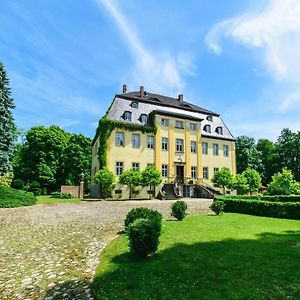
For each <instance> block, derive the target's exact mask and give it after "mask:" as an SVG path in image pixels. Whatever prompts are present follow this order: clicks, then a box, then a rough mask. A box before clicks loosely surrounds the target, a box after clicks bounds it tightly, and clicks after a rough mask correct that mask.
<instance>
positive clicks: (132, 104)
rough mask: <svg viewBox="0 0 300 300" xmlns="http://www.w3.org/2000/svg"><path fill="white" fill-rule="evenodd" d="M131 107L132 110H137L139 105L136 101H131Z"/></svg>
mask: <svg viewBox="0 0 300 300" xmlns="http://www.w3.org/2000/svg"><path fill="white" fill-rule="evenodd" d="M131 107H132V108H139V103H138V102H137V101H132V102H131Z"/></svg>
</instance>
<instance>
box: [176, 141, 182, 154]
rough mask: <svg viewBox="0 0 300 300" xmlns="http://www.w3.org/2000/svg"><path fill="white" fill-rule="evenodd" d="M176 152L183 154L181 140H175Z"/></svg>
mask: <svg viewBox="0 0 300 300" xmlns="http://www.w3.org/2000/svg"><path fill="white" fill-rule="evenodd" d="M176 152H183V139H176Z"/></svg>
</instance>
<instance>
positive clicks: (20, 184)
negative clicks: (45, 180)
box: [12, 179, 25, 190]
mask: <svg viewBox="0 0 300 300" xmlns="http://www.w3.org/2000/svg"><path fill="white" fill-rule="evenodd" d="M24 185H25V183H24V181H23V180H22V179H15V180H14V181H13V183H12V187H13V188H15V189H17V190H23V189H24Z"/></svg>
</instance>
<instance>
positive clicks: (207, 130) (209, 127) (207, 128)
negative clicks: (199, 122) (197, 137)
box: [203, 125, 211, 133]
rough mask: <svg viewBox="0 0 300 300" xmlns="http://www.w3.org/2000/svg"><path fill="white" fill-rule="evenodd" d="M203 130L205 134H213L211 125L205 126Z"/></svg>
mask: <svg viewBox="0 0 300 300" xmlns="http://www.w3.org/2000/svg"><path fill="white" fill-rule="evenodd" d="M203 130H204V131H205V132H207V133H211V126H210V125H205V126H204V127H203Z"/></svg>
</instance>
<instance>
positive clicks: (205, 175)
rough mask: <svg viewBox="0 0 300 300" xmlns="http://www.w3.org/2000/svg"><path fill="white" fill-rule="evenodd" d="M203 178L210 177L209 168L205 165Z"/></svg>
mask: <svg viewBox="0 0 300 300" xmlns="http://www.w3.org/2000/svg"><path fill="white" fill-rule="evenodd" d="M203 178H204V179H208V168H207V167H203Z"/></svg>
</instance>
